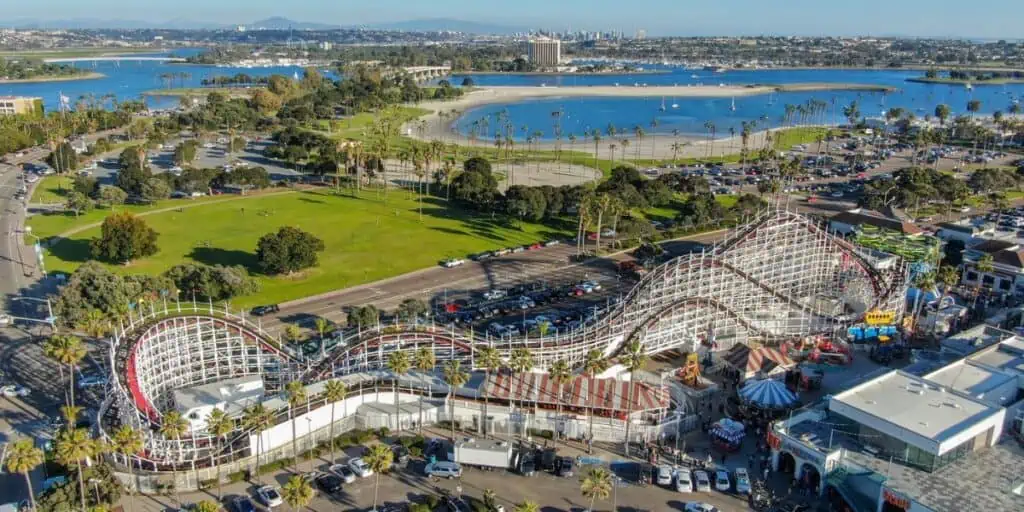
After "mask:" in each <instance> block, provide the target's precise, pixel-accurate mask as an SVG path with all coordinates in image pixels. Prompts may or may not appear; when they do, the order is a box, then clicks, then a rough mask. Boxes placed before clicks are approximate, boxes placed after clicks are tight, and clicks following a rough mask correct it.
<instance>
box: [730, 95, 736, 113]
mask: <svg viewBox="0 0 1024 512" xmlns="http://www.w3.org/2000/svg"><path fill="white" fill-rule="evenodd" d="M729 110H732V111H733V112H736V98H735V97H733V99H732V106H730V107H729Z"/></svg>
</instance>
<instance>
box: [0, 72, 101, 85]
mask: <svg viewBox="0 0 1024 512" xmlns="http://www.w3.org/2000/svg"><path fill="white" fill-rule="evenodd" d="M105 76H107V75H104V74H103V73H94V72H91V71H90V72H87V73H78V74H75V75H54V76H37V77H33V78H21V79H16V80H0V85H3V84H36V83H45V82H70V81H72V80H95V79H97V78H103V77H105Z"/></svg>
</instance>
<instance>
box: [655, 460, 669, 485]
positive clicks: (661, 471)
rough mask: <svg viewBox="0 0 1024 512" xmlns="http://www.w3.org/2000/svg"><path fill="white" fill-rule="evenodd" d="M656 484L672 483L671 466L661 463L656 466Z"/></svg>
mask: <svg viewBox="0 0 1024 512" xmlns="http://www.w3.org/2000/svg"><path fill="white" fill-rule="evenodd" d="M658 485H664V486H666V487H667V486H669V485H672V466H669V465H667V464H663V465H661V466H658Z"/></svg>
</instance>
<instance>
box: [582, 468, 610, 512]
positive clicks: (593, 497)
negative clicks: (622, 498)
mask: <svg viewBox="0 0 1024 512" xmlns="http://www.w3.org/2000/svg"><path fill="white" fill-rule="evenodd" d="M580 492H582V493H583V497H584V498H590V508H588V509H587V510H594V502H595V501H597V500H606V499H608V496H610V495H611V493H612V474H611V472H609V471H608V470H607V469H605V468H601V467H597V468H591V469H589V470H587V474H586V475H584V477H583V481H582V482H581V483H580Z"/></svg>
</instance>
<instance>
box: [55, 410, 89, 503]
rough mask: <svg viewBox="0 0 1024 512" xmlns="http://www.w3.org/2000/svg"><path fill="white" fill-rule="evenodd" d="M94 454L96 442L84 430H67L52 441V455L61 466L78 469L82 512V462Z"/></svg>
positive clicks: (83, 491)
mask: <svg viewBox="0 0 1024 512" xmlns="http://www.w3.org/2000/svg"><path fill="white" fill-rule="evenodd" d="M95 452H96V442H95V441H93V440H92V438H90V437H89V431H88V430H86V429H84V428H67V429H65V430H61V431H60V433H58V434H57V439H55V441H54V454H55V455H56V458H57V461H58V462H60V463H61V464H65V465H71V464H75V465H76V466H77V467H78V472H77V473H78V494H79V497H80V498H81V500H82V501H81V503H82V512H85V481H84V480H83V479H82V461H83V460H85V459H88V458H89V457H92V456H93V454H95Z"/></svg>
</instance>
